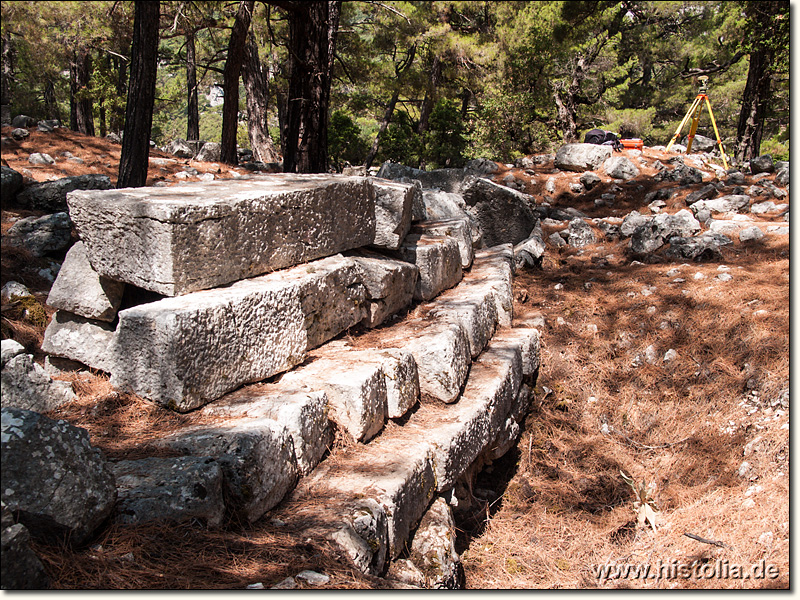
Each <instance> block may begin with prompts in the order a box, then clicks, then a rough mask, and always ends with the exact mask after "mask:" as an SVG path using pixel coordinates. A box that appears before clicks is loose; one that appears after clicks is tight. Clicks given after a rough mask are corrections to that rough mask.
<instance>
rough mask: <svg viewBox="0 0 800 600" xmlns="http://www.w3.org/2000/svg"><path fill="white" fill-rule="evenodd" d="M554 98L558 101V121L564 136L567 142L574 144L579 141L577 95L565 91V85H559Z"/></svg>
mask: <svg viewBox="0 0 800 600" xmlns="http://www.w3.org/2000/svg"><path fill="white" fill-rule="evenodd" d="M553 99H554V100H555V102H556V110H557V114H558V123H559V125H561V131H562V133H563V136H564V143H565V144H573V143H575V142H576V141H578V123H577V114H578V107H577V104H576V103H575V96H574V95H572V94H571V93H569V91H565V90H564V89H563V87H557V88H556V90H555V92H554V94H553Z"/></svg>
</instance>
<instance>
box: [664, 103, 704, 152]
mask: <svg viewBox="0 0 800 600" xmlns="http://www.w3.org/2000/svg"><path fill="white" fill-rule="evenodd" d="M699 103H700V96H698V97H697V98H695V99H694V102H692V105H691V106H690V107H689V111H688V112H687V113H686V116H685V117H683V121H681V124H680V125H678V129H676V130H675V135H674V136H672V139H671V140H670V142H669V144H667V147H666V149H665V152H669V149H670V148H672V144H674V143H675V140H677V139H678V136H679V135H680V134H681V129H683V126H684V125H686V121H688V120H689V117H691V116H692V113H693V112H694V109H695V108H696V107H697V105H698V104H699Z"/></svg>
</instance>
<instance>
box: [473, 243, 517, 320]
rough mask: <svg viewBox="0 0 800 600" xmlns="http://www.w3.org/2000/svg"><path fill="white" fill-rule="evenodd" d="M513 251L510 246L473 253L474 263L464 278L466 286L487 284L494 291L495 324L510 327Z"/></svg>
mask: <svg viewBox="0 0 800 600" xmlns="http://www.w3.org/2000/svg"><path fill="white" fill-rule="evenodd" d="M513 277H514V249H513V248H512V246H511V244H503V245H500V246H494V247H492V248H483V249H481V250H478V251H476V252H475V261H474V262H473V264H472V268H471V269H470V271H469V275H468V277H466V278H465V279H466V283H467V285H484V284H488V285H489V286H491V288H492V290H493V291H494V300H495V305H496V307H497V322H498V323H499V324H500V325H502V326H503V327H511V321H512V320H513V317H514V297H513V289H512V286H513Z"/></svg>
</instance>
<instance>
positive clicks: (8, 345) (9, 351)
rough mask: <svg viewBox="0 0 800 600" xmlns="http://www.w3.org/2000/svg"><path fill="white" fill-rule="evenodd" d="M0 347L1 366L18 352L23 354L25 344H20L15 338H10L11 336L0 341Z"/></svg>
mask: <svg viewBox="0 0 800 600" xmlns="http://www.w3.org/2000/svg"><path fill="white" fill-rule="evenodd" d="M1 344H2V345H0V348H2V350H1V351H0V357H1V358H0V360H1V361H2V365H1V366H3V367H5V366H6V363H7V362H8V361H10V360H11V359H12V358H14V357H15V356H19V355H20V354H25V346H23V345H22V344H20V343H19V342H18V341H16V340H12V339H11V338H8V339H5V340H3V341H2V343H1Z"/></svg>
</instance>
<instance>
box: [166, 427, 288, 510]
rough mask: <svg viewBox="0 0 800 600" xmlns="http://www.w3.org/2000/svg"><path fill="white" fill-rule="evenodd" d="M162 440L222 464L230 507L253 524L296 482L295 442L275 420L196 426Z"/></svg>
mask: <svg viewBox="0 0 800 600" xmlns="http://www.w3.org/2000/svg"><path fill="white" fill-rule="evenodd" d="M158 444H160V445H163V446H166V447H169V448H172V449H174V450H178V451H180V452H182V453H185V454H187V455H190V456H196V457H212V458H214V459H216V462H217V463H218V464H219V466H220V467H221V468H222V473H223V477H224V483H223V486H224V488H223V489H224V494H225V497H226V498H227V499H229V500H230V503H231V504H230V506H229V507H228V508H230V510H232V511H233V512H234V513H236V514H238V515H239V516H240V517H242V518H244V519H246V520H247V521H248V522H250V523H252V522H254V521H256V520H258V519H259V518H260V517H262V516H263V515H264V513H265V512H267V511H268V510H270V509H271V508H273V507H275V506H276V505H277V504H278V503H279V502H280V501H281V500H282V499H283V497H284V496H285V495H286V493H287V492H289V491H290V490H291V489H292V488H293V487H294V485H295V483H296V481H297V464H296V460H295V456H294V445H293V443H292V439H291V437H290V435H289V433H288V432H287V431H286V428H284V427H283V426H281V425H280V424H279V423H277V422H276V421H273V420H272V419H266V418H263V419H239V420H233V421H229V422H226V423H223V424H220V425H216V426H213V425H208V426H195V427H191V428H187V429H186V430H183V431H179V432H177V433H175V434H173V435H171V436H168V437H166V438H163V439H161V440H159V442H158Z"/></svg>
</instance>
